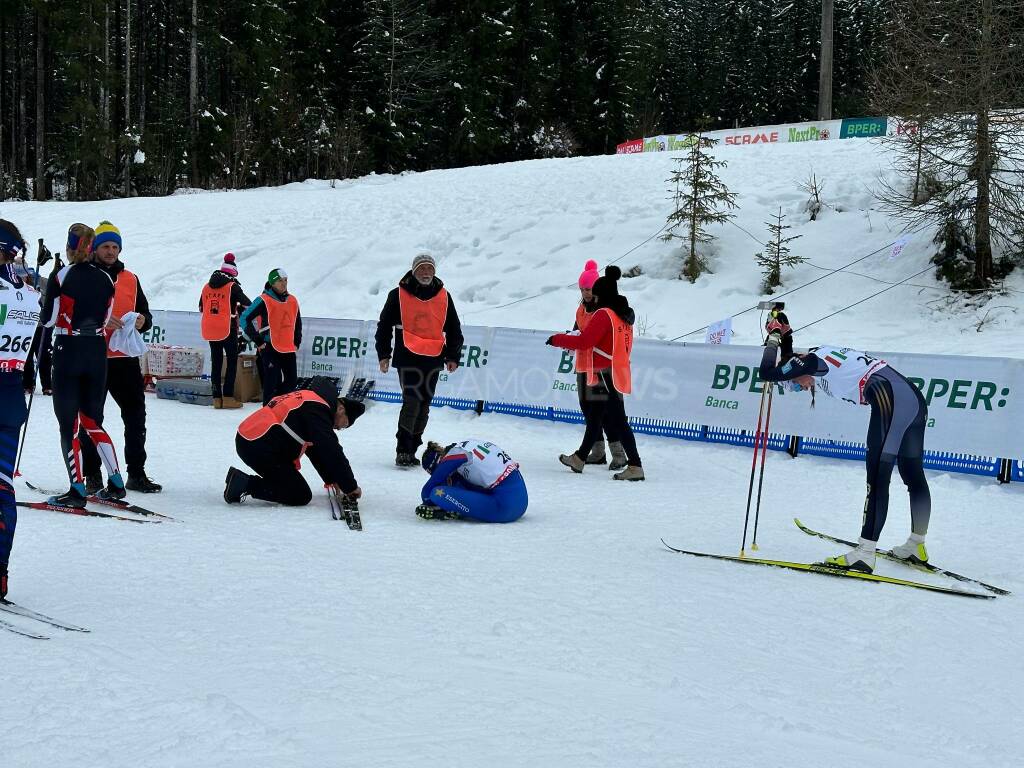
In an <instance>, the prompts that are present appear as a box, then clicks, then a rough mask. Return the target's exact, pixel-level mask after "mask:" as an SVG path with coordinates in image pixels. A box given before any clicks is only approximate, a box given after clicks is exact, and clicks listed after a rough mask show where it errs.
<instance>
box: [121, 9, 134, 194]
mask: <svg viewBox="0 0 1024 768" xmlns="http://www.w3.org/2000/svg"><path fill="white" fill-rule="evenodd" d="M125 6H126V7H125V31H124V130H125V134H126V135H125V148H124V189H123V191H122V194H123V195H124V196H125V197H131V195H132V161H133V155H134V154H135V153H134V152H133V151H132V148H133V145H134V143H135V142H134V141H132V140H131V139H129V138H128V136H129V135H131V134H132V133H133V131H132V0H126V3H125Z"/></svg>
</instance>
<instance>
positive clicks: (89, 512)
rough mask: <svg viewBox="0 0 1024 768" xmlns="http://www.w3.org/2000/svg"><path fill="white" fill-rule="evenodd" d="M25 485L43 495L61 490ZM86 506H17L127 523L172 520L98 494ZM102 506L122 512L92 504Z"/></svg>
mask: <svg viewBox="0 0 1024 768" xmlns="http://www.w3.org/2000/svg"><path fill="white" fill-rule="evenodd" d="M25 485H26V486H27V487H28V488H29V490H32V491H35V492H36V493H39V494H42V495H43V496H57V495H59V494H60V493H62V492H63V491H48V490H46V489H45V488H40V487H39V486H38V485H33V484H32V483H30V482H28V481H26V482H25ZM85 503H86V506H85V507H83V508H81V509H79V508H78V507H66V506H63V505H61V504H50V503H49V502H48V501H19V502H18V506H19V507H25V508H27V509H47V510H50V511H53V512H63V513H64V514H67V515H81V516H84V517H105V518H107V519H110V520H124V521H126V522H129V523H159V522H162V521H164V520H174V518H173V517H170V516H169V515H162V514H160V513H159V512H154V511H153V510H151V509H146V508H145V507H140V506H139V505H138V504H130V503H129V502H127V501H119V500H117V499H101V498H100V497H99V496H96V495H91V496H87V497H86V499H85ZM90 505H96V506H102V507H107V508H112V509H116V510H117V511H118V512H120V513H122V514H117V513H116V512H104V511H101V510H99V509H95V508H94V506H90ZM124 513H131V514H134V515H141V517H128V516H126V514H124Z"/></svg>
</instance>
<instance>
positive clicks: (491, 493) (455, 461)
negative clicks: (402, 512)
mask: <svg viewBox="0 0 1024 768" xmlns="http://www.w3.org/2000/svg"><path fill="white" fill-rule="evenodd" d="M422 463H423V469H425V470H426V471H427V472H429V473H430V479H429V480H427V483H426V485H424V486H423V490H422V491H421V493H420V497H421V498H422V499H423V503H422V504H420V505H419V506H418V507H416V514H417V515H419V516H420V517H422V518H423V519H424V520H457V519H459V518H467V519H469V520H479V521H480V522H483V523H511V522H514V521H516V520H518V519H519V518H520V517H522V516H523V514H524V513H525V512H526V506H527V504H528V503H529V499H528V498H527V495H526V482H525V481H524V480H523V476H522V475H521V474H520V472H519V462H517V461H513V459H512V457H511V456H509V455H508V454H507V453H506V452H505V451H503V450H501V448H499V447H498V446H496V445H495V444H494V443H491V442H488V441H486V440H463V441H462V442H461V443H452V444H451V445H448V446H442V445H438V444H437V443H427V448H426V450H424V451H423V461H422Z"/></svg>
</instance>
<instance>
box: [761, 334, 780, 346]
mask: <svg viewBox="0 0 1024 768" xmlns="http://www.w3.org/2000/svg"><path fill="white" fill-rule="evenodd" d="M780 344H782V334H781V333H779V332H778V331H772V332H771V333H769V334H768V338H767V339H765V340H764V345H765V346H766V347H778V346H779V345H780Z"/></svg>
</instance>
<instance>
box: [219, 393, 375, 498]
mask: <svg viewBox="0 0 1024 768" xmlns="http://www.w3.org/2000/svg"><path fill="white" fill-rule="evenodd" d="M365 410H366V406H364V405H363V404H362V403H361V402H359V401H358V400H352V399H350V398H347V397H338V390H337V382H336V381H335V380H334V379H329V378H327V377H325V376H314V377H313V378H311V379H310V380H309V382H308V384H306V386H304V387H303V388H300V389H297V390H296V391H294V392H289V393H287V394H284V395H280V396H278V397H275V398H274V399H273V400H271V401H270V402H269V403H268V404H267V405H265V406H263V407H262V408H260V409H259V410H258V411H256V413H254V414H252V415H251V416H249V417H248V418H247V419H245V420H244V421H243V422H242V423H241V424H240V425H239V427H238V434H237V435H235V450H236V451H237V452H238V456H239V458H241V459H242V461H244V462H245V463H246V464H247V465H249V466H250V467H251V468H252V469H254V470H255V471H256V474H255V475H249V474H246V473H245V472H243V471H242V470H240V469H236V468H235V467H231V468H230V469H229V470H228V474H227V477H225V478H224V501H226V502H227V503H228V504H237V503H239V502H240V501H242V499H243V498H244V497H246V496H252V497H253V498H254V499H263V500H264V501H273V502H276V503H278V504H285V505H288V506H292V507H301V506H305V505H306V504H309V502H310V500H312V498H313V493H312V491H311V490H310V488H309V483H307V482H306V480H305V478H303V477H302V473H301V472H300V471H299V464H300V461H301V459H302V457H303V456H304V455H305V456H309V459H310V461H312V462H313V467H314V469H316V471H317V474H319V475H320V478H321V479H322V480H323V481H324V484H325V485H326V486H335V487H336V488H337V489H338V490H339V491H341V493H343V494H344V495H345V497H347V498H348V499H350V500H353V501H354V500H355V499H358V498H359V497H360V496H362V494H363V492H362V490H361V489H360V488H359V484H358V483H357V482H356V478H355V475H353V474H352V467H351V465H350V464H349V463H348V458H347V457H346V456H345V451H344V450H342V447H341V444H340V443H339V442H338V436H337V435H336V434H335V430H339V429H346V428H347V427H350V426H352V424H353V423H354V422H355V420H356V419H358V418H359V417H360V416H361V415H362V414H363V412H364V411H365Z"/></svg>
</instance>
